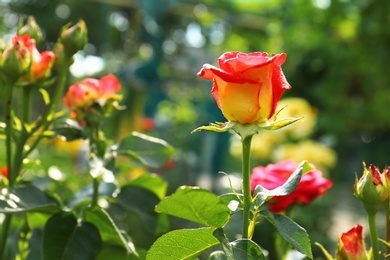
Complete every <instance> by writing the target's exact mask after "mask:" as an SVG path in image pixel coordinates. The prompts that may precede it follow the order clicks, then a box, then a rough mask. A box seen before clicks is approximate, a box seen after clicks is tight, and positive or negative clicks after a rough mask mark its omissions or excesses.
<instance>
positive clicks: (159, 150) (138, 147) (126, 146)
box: [115, 132, 174, 168]
mask: <svg viewBox="0 0 390 260" xmlns="http://www.w3.org/2000/svg"><path fill="white" fill-rule="evenodd" d="M115 151H116V152H117V153H118V154H121V155H127V156H129V157H131V158H133V159H135V160H137V161H139V162H141V163H142V164H144V165H146V166H148V167H152V168H161V167H163V166H164V165H165V163H166V162H167V160H168V159H169V158H170V157H172V155H173V153H174V149H173V147H172V146H170V145H169V144H168V143H167V142H165V141H164V140H161V139H158V138H155V137H152V136H147V135H145V134H141V133H136V132H133V133H131V134H130V135H128V136H127V137H125V138H124V139H123V140H121V142H120V143H119V145H118V148H117V149H115Z"/></svg>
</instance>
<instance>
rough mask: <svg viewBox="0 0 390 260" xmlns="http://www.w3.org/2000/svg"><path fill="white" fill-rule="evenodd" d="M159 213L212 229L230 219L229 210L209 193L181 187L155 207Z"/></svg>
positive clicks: (198, 189) (221, 225)
mask: <svg viewBox="0 0 390 260" xmlns="http://www.w3.org/2000/svg"><path fill="white" fill-rule="evenodd" d="M156 211H157V212H159V213H166V214H169V215H173V216H176V217H179V218H184V219H187V220H190V221H193V222H196V223H200V224H202V225H205V226H209V227H212V228H214V229H215V228H219V227H223V226H225V225H226V224H227V222H228V221H229V219H230V214H231V211H230V209H229V208H228V207H227V206H226V205H225V204H224V203H223V202H222V201H221V200H220V199H219V198H218V197H217V196H216V195H215V194H213V193H211V192H210V191H207V190H204V189H200V188H197V187H188V186H182V187H180V188H179V189H177V191H176V192H175V193H174V194H173V195H171V196H169V197H167V198H165V199H164V200H162V201H161V202H160V203H159V204H158V205H157V207H156Z"/></svg>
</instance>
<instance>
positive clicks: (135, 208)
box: [117, 186, 160, 232]
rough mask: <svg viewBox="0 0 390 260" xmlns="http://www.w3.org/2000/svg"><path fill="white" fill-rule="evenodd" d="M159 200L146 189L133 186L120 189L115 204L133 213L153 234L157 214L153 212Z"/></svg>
mask: <svg viewBox="0 0 390 260" xmlns="http://www.w3.org/2000/svg"><path fill="white" fill-rule="evenodd" d="M159 202H160V199H159V198H158V197H157V196H156V195H155V194H154V193H152V192H150V191H149V190H147V189H144V188H140V187H133V186H126V187H122V189H121V191H120V193H119V194H118V196H117V203H118V204H119V205H120V206H121V207H122V208H124V209H125V210H126V211H129V212H133V213H135V214H136V215H137V216H138V217H139V219H140V220H141V221H142V222H143V224H144V226H145V228H146V229H148V230H150V231H151V232H155V231H156V228H157V224H158V214H157V213H156V212H155V211H154V208H155V207H156V205H157V203H159Z"/></svg>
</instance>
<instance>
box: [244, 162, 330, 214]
mask: <svg viewBox="0 0 390 260" xmlns="http://www.w3.org/2000/svg"><path fill="white" fill-rule="evenodd" d="M297 166H298V164H296V163H295V162H293V161H291V160H286V161H281V162H278V163H276V164H269V165H267V166H266V167H263V166H258V167H255V168H254V169H253V171H252V175H251V191H252V193H253V192H254V190H255V188H256V186H257V185H261V186H263V187H264V188H266V189H268V190H272V189H275V188H277V187H279V186H281V185H283V184H284V183H285V182H286V181H287V179H288V178H289V177H290V175H291V174H292V173H293V172H294V171H295V170H296V169H297ZM312 166H313V165H312ZM332 184H333V183H332V181H331V180H328V179H325V178H324V177H322V173H321V171H319V170H318V169H315V168H314V169H313V170H311V171H309V172H308V173H306V174H304V175H302V178H301V180H300V182H299V184H298V187H297V188H296V189H295V190H294V191H293V192H292V193H291V194H290V195H287V196H276V197H273V198H272V199H271V200H270V202H269V209H270V210H271V211H273V212H281V211H284V210H285V209H286V208H287V207H288V206H290V205H292V204H297V203H303V204H309V203H310V202H311V201H312V200H314V199H315V198H317V197H318V196H321V195H323V194H325V193H326V191H327V190H329V189H330V188H331V187H332Z"/></svg>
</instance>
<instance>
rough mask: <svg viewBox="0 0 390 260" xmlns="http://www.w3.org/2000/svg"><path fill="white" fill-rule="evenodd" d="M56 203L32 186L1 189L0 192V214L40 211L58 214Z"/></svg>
mask: <svg viewBox="0 0 390 260" xmlns="http://www.w3.org/2000/svg"><path fill="white" fill-rule="evenodd" d="M59 210H60V206H59V205H58V202H57V201H56V200H54V199H53V198H51V197H49V196H48V195H47V194H46V193H45V192H43V191H41V190H40V189H38V188H37V187H35V186H33V185H23V186H16V187H15V188H11V189H7V188H3V189H1V191H0V213H12V212H25V211H41V212H48V213H53V212H58V211H59Z"/></svg>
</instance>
